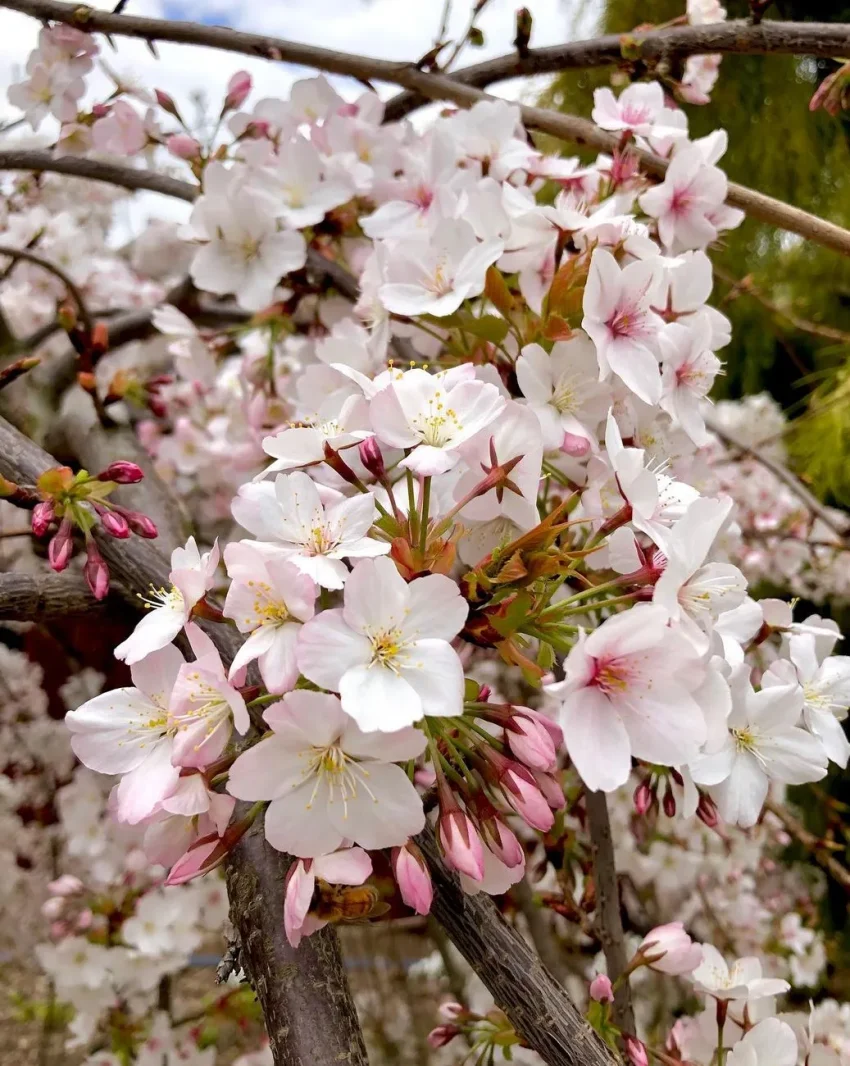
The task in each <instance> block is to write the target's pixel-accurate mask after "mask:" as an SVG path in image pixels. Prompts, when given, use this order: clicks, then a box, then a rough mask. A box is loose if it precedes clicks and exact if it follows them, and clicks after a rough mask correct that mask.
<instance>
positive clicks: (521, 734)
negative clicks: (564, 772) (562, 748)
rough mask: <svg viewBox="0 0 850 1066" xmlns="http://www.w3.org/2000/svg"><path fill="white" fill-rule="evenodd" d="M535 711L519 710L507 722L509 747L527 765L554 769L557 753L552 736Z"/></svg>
mask: <svg viewBox="0 0 850 1066" xmlns="http://www.w3.org/2000/svg"><path fill="white" fill-rule="evenodd" d="M538 717H543V716H542V715H541V716H536V715H535V714H534V712H533V711H529V712H528V713H526V711H525V710H520V711H518V713H517V714H515V715H514V716H513V717H512V718H511V719H510V720H509V721H508V724H507V729H506V734H505V735H506V737H507V741H508V747H509V748H510V749H511V751H512V752H513V753H514V755H516V757H517V758H518V759H519V760H520V762H522V763H525V765H526V766H530V767H531V768H532V769H534V770H554V769H555V767H556V765H557V753H556V751H555V744H554V742H553V740H552V737H551V735H550V733H549V731H548V730H547V729H546V727H545V726H544V725H543V723H542V722H540V721H538ZM559 732H560V730H559Z"/></svg>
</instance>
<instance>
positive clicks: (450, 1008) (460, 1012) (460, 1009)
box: [437, 999, 466, 1022]
mask: <svg viewBox="0 0 850 1066" xmlns="http://www.w3.org/2000/svg"><path fill="white" fill-rule="evenodd" d="M437 1013H438V1014H439V1015H440V1017H441V1018H442V1019H443V1021H444V1022H455V1021H457V1019H458V1018H463V1017H464V1015H465V1014H466V1007H464V1006H463V1004H461V1003H455V1002H454V1000H451V999H450V1000H447V1001H446V1002H445V1003H441V1004H440V1006H439V1007H438V1008H437Z"/></svg>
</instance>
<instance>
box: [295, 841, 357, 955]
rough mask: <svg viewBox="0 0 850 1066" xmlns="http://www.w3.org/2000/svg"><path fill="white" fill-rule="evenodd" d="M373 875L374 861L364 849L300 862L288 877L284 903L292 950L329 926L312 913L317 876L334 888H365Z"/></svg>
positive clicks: (344, 851) (349, 849)
mask: <svg viewBox="0 0 850 1066" xmlns="http://www.w3.org/2000/svg"><path fill="white" fill-rule="evenodd" d="M371 873H372V860H371V859H370V858H369V856H368V855H367V854H366V852H365V851H363V849H362V848H343V849H342V850H341V851H334V852H331V853H330V854H328V855H319V856H318V857H316V858H315V859H297V860H296V861H295V862H294V863H293V864H292V866H291V867H290V869H289V872H288V874H287V877H286V892H285V895H284V901H283V923H284V930H285V931H286V939H287V940H288V941H289V943H290V944H291V945H292V947H294V948H297V947H298V945H299V944H300V943H301V940H302V938H303V937H305V936H309V935H310V934H311V933H315V932H316V931H317V930H319V929H321V928H322V927H323V926H325V925H327V922H325V921H322V920H321V919H318V918H314V917H313V916H312V915H311V914H310V913H309V910H310V902H311V900H312V898H313V892H314V890H315V887H316V878H317V877H319V878H321V879H322V880H323V881H327V882H328V884H330V885H362V884H363V883H364V882H365V881H366V880H367V879H368V878H369V876H370V875H371Z"/></svg>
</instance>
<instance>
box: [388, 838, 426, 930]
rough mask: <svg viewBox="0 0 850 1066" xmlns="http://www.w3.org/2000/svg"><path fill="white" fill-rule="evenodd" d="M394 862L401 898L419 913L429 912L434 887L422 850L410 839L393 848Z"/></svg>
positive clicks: (394, 871)
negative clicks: (402, 844) (401, 845)
mask: <svg viewBox="0 0 850 1066" xmlns="http://www.w3.org/2000/svg"><path fill="white" fill-rule="evenodd" d="M392 864H393V874H394V875H395V879H396V882H397V884H398V888H399V892H401V898H402V899H403V900H404V902H405V903H406V904H407V906H408V907H410V908H411V909H412V910H414V911H416V913H417V914H427V913H428V912H429V911H430V910H431V900H432V899H433V897H434V887H433V885H432V884H431V875H430V873H429V872H428V867H427V866H426V865H425V859H424V858H423V857H422V852H421V851H420V850H419V848H417V846H416V845H415V844H414V843H413V842H412V841H410V840H408V842H407V843H406V844H405V845H404V846H403V847H400V848H393V852H392Z"/></svg>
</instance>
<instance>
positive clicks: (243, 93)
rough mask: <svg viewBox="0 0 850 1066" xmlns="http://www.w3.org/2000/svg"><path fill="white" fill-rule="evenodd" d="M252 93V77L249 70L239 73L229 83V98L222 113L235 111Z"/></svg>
mask: <svg viewBox="0 0 850 1066" xmlns="http://www.w3.org/2000/svg"><path fill="white" fill-rule="evenodd" d="M250 92H251V75H250V74H249V73H248V72H247V70H239V71H237V72H236V73H235V74H234V75H233V77H232V78H231V79H230V81H229V82H228V83H227V96H225V98H224V107H223V108H222V111H234V110H235V109H236V108H238V107H241V106H242V105H243V104H244V103H245V100H246V99H247V97H248V94H249V93H250Z"/></svg>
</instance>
